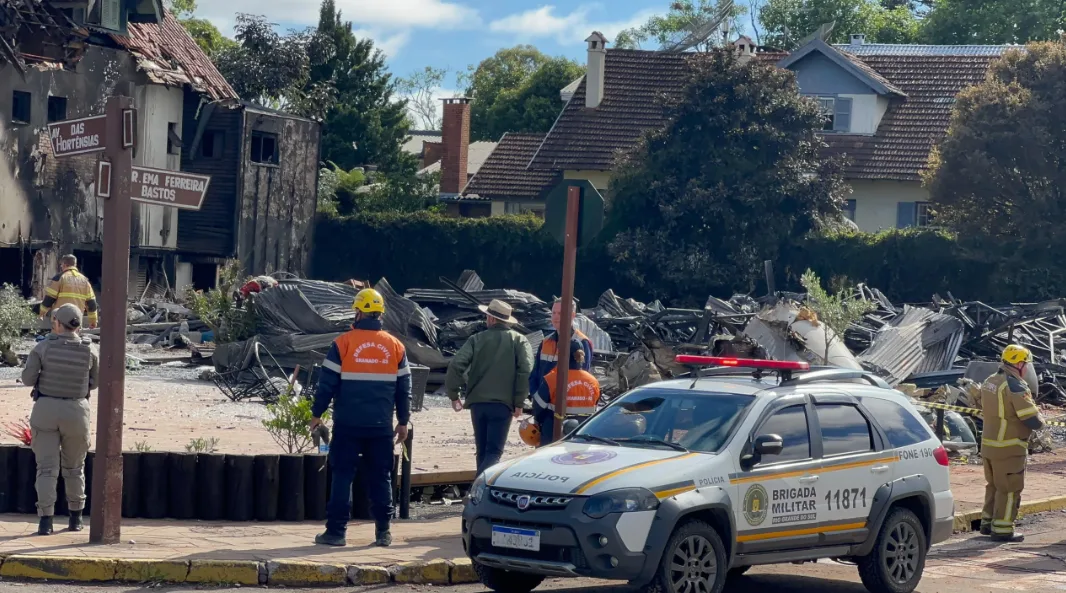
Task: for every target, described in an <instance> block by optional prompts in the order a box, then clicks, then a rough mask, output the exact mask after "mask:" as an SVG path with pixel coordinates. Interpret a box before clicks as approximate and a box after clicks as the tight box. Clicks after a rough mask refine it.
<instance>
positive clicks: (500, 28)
mask: <svg viewBox="0 0 1066 593" xmlns="http://www.w3.org/2000/svg"><path fill="white" fill-rule="evenodd" d="M588 12H589V7H588V6H583V7H579V8H577V9H576V10H574V11H573V12H571V13H570V14H568V15H565V16H562V15H556V14H555V7H554V6H541V7H540V8H535V9H533V10H527V11H525V12H520V13H517V14H512V15H510V16H506V17H504V18H502V19H499V20H496V21H493V22H492V23H490V24H489V30H490V31H492V32H493V33H510V34H512V35H516V36H519V37H548V36H551V35H557V36H559V37H560V39H561V40H562V39H565V38H566V37H568V33H569V32H571V31H573V30H574V29H575V28H576V27H578V26H580V25H581V24H583V23H584V22H585V21H586V19H587V18H588Z"/></svg>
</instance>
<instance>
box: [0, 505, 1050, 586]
mask: <svg viewBox="0 0 1066 593" xmlns="http://www.w3.org/2000/svg"><path fill="white" fill-rule="evenodd" d="M1060 510H1066V496H1056V497H1052V498H1045V499H1042V500H1033V501H1030V502H1023V503H1022V505H1021V510H1020V511H1019V515H1031V514H1034V513H1044V512H1048V511H1060ZM980 520H981V511H980V509H978V510H975V511H968V512H965V513H959V514H956V515H955V532H956V533H964V532H968V531H973V524H974V523H975V522H979V521H980ZM0 577H3V578H10V579H26V580H49V581H76V582H88V583H93V582H95V583H102V582H126V583H177V584H181V583H198V584H203V585H219V584H232V585H252V586H254V585H273V586H284V587H344V586H351V585H383V584H387V583H390V582H391V583H410V584H424V585H449V584H450V585H459V584H464V583H476V582H477V581H478V578H477V573H475V572H474V566H473V564H472V563H471V562H470V559H469V558H466V557H462V558H452V559H450V560H445V559H443V558H437V559H434V560H416V561H413V562H401V563H398V564H394V565H392V566H369V565H360V564H348V565H346V564H335V563H321V562H304V561H296V560H270V561H266V562H257V561H254V560H232V561H230V560H141V559H132V560H125V559H119V558H74V557H61V556H35V555H32V554H15V555H11V556H6V557H5V556H0Z"/></svg>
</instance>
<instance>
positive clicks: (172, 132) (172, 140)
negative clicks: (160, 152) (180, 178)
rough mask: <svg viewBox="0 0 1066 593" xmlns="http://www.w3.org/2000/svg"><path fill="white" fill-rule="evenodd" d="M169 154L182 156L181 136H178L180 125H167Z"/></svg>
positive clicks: (170, 123) (172, 123)
mask: <svg viewBox="0 0 1066 593" xmlns="http://www.w3.org/2000/svg"><path fill="white" fill-rule="evenodd" d="M167 154H181V136H178V124H176V123H174V122H168V123H167Z"/></svg>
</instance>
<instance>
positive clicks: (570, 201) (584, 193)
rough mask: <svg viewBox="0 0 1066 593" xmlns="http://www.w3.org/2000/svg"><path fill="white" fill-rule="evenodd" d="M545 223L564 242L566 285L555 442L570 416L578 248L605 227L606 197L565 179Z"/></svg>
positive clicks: (549, 197) (553, 193)
mask: <svg viewBox="0 0 1066 593" xmlns="http://www.w3.org/2000/svg"><path fill="white" fill-rule="evenodd" d="M544 226H545V227H546V228H547V229H548V231H549V232H551V233H552V234H553V235H554V236H555V238H556V240H558V241H559V242H560V243H562V244H563V287H562V302H561V303H560V305H561V309H562V310H561V311H560V314H561V317H560V319H562V320H563V322H561V323H560V324H559V344H558V346H557V348H558V349H557V353H558V358H557V359H556V360H558V362H557V363H556V367H555V368H556V373H555V379H556V383H555V394H556V395H555V397H556V401H555V414H556V421H555V424H554V427H555V428H554V432H553V434H552V441H557V440H559V439H560V438H562V436H563V421H564V420H565V419H566V385H567V381H568V379H569V377H568V375H569V371H570V338H571V336H572V335H573V325H572V324H570V323H566V320H568V319H571V318H572V317H573V316H574V276H575V274H576V271H577V247H578V245H579V244H580V245H588V244H589V243H591V242H592V240H593V239H594V238H595V237H596V234H597V233H599V232H600V230H601V229H602V228H603V196H601V195H600V192H599V191H597V190H596V188H595V187H593V185H592V184H591V183H589V182H588V181H585V180H584V179H574V180H563V181H561V182H559V184H558V185H556V186H555V187H554V188H552V189H551V190H549V191H548V193H547V194H545V212H544Z"/></svg>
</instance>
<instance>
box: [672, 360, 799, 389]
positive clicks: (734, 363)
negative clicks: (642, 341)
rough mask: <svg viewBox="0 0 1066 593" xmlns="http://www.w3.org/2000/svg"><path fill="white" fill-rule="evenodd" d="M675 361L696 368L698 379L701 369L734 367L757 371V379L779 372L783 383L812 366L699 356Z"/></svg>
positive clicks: (797, 362) (773, 361) (797, 363)
mask: <svg viewBox="0 0 1066 593" xmlns="http://www.w3.org/2000/svg"><path fill="white" fill-rule="evenodd" d="M674 360H675V361H676V362H677V363H678V364H683V365H687V366H693V367H696V379H699V367H704V366H716V367H734V368H750V369H755V376H756V378H758V377H760V376H761V375H762V372H761V371H764V370H771V371H779V372H778V375H779V376H780V378H781V380H782V381H787V380H789V379H791V378H792V371H808V370H810V368H811V365H810V364H809V363H806V362H800V361H795V360H764V359H756V358H727V357H722V356H699V355H695V354H679V355H677V357H676V358H674ZM693 384H695V382H693Z"/></svg>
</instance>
